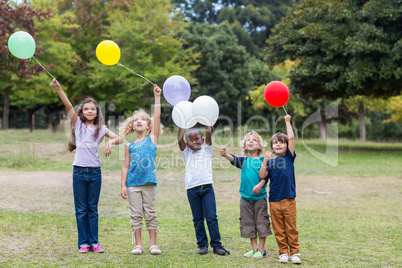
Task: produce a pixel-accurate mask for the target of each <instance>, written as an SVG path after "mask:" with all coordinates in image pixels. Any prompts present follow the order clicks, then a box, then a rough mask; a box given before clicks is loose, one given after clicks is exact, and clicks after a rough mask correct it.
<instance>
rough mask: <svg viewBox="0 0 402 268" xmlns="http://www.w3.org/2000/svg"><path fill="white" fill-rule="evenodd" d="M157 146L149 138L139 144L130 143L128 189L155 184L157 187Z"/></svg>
mask: <svg viewBox="0 0 402 268" xmlns="http://www.w3.org/2000/svg"><path fill="white" fill-rule="evenodd" d="M156 149H157V148H156V146H155V144H154V143H153V142H152V140H151V138H150V137H149V136H146V137H145V138H144V139H142V140H141V141H139V142H134V141H132V142H130V144H129V145H128V151H129V153H130V156H131V160H130V167H129V169H128V173H127V182H126V186H127V187H132V186H141V185H145V184H147V183H154V184H155V186H156V175H155V157H156Z"/></svg>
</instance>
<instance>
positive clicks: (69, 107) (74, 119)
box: [50, 78, 77, 125]
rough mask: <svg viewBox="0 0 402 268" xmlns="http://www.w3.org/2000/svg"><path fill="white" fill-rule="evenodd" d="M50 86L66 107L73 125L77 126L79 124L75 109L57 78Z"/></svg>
mask: <svg viewBox="0 0 402 268" xmlns="http://www.w3.org/2000/svg"><path fill="white" fill-rule="evenodd" d="M50 85H51V86H52V87H54V88H55V89H56V90H57V93H58V94H59V97H60V99H61V101H62V102H63V104H64V106H65V107H66V110H67V113H68V117H69V118H70V120H71V123H72V124H73V125H75V123H77V114H76V113H75V110H74V107H73V105H72V104H71V102H70V100H69V99H68V98H67V96H66V94H65V93H64V91H63V89H61V86H60V84H59V82H58V81H57V80H56V79H55V78H53V80H52V82H51V83H50Z"/></svg>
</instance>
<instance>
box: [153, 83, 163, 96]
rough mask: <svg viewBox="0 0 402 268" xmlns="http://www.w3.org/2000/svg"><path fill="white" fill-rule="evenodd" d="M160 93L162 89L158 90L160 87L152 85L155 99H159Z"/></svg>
mask: <svg viewBox="0 0 402 268" xmlns="http://www.w3.org/2000/svg"><path fill="white" fill-rule="evenodd" d="M161 93H162V89H160V87H158V85H156V84H155V85H154V96H155V97H159V96H160V95H161Z"/></svg>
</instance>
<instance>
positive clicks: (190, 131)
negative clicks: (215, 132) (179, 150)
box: [186, 127, 202, 141]
mask: <svg viewBox="0 0 402 268" xmlns="http://www.w3.org/2000/svg"><path fill="white" fill-rule="evenodd" d="M192 132H196V133H197V134H198V135H200V137H201V139H202V133H201V131H200V130H199V129H198V128H195V127H194V128H190V129H189V130H187V132H186V141H188V140H189V139H190V138H189V137H190V136H189V134H190V133H192Z"/></svg>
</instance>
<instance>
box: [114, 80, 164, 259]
mask: <svg viewBox="0 0 402 268" xmlns="http://www.w3.org/2000/svg"><path fill="white" fill-rule="evenodd" d="M161 92H162V90H161V89H160V88H159V87H158V86H157V85H154V96H155V105H154V118H151V117H150V115H149V114H147V113H146V112H145V111H144V110H142V109H141V110H137V111H135V112H134V113H133V115H132V116H131V117H129V118H128V119H126V120H125V121H124V122H123V123H122V124H121V126H120V128H119V130H120V135H122V136H127V135H130V134H131V133H133V132H135V133H136V134H137V138H136V139H135V140H134V141H132V142H130V143H129V144H128V146H126V150H125V157H124V164H123V168H122V171H121V196H122V198H124V199H128V200H129V204H130V218H131V221H130V225H131V228H132V230H133V235H134V237H135V246H134V248H133V250H132V251H131V253H132V254H135V255H139V254H142V252H143V247H142V246H143V245H142V240H141V230H142V219H143V218H144V219H145V223H146V226H147V229H148V233H149V238H150V239H149V240H150V248H149V249H150V251H151V254H153V255H158V254H161V250H160V249H159V247H158V246H157V244H156V231H157V229H158V221H157V219H156V208H155V202H156V192H155V187H156V184H157V181H156V175H155V157H156V150H157V147H156V145H157V143H158V138H159V134H161V131H162V126H161V124H160V115H161V107H160V95H161Z"/></svg>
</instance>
